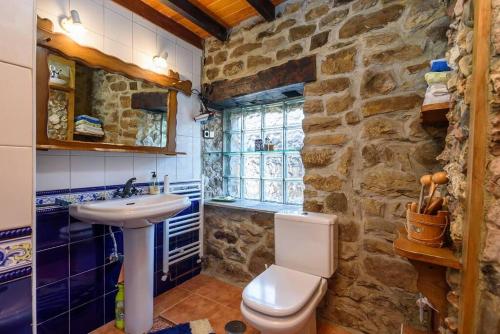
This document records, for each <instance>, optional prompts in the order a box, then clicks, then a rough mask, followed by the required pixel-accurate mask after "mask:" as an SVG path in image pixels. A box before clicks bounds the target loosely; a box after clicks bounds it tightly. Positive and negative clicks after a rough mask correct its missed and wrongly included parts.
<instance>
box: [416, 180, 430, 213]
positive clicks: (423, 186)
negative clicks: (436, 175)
mask: <svg viewBox="0 0 500 334" xmlns="http://www.w3.org/2000/svg"><path fill="white" fill-rule="evenodd" d="M420 184H421V185H422V187H421V188H420V196H419V198H418V210H417V213H421V210H422V209H421V208H422V201H423V200H424V188H425V186H430V185H431V184H432V175H431V174H427V175H424V176H422V177H421V178H420Z"/></svg>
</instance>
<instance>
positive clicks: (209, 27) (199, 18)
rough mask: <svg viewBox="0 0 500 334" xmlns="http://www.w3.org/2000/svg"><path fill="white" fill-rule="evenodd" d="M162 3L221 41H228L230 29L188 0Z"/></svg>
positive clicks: (171, 0) (163, 0)
mask: <svg viewBox="0 0 500 334" xmlns="http://www.w3.org/2000/svg"><path fill="white" fill-rule="evenodd" d="M160 2H161V3H162V4H164V5H165V6H167V7H168V8H170V9H173V10H175V11H176V12H177V13H179V14H181V15H182V16H184V17H185V18H186V19H188V20H189V21H191V22H193V23H194V24H196V25H197V26H199V27H201V28H203V30H205V31H206V32H208V33H209V34H211V35H212V36H214V37H216V38H217V39H219V40H221V41H226V40H227V39H228V37H229V31H228V29H227V28H226V27H224V26H223V25H222V24H220V23H219V22H217V21H216V20H214V19H213V18H212V17H210V16H209V15H208V14H207V13H205V12H204V11H203V10H201V9H200V8H198V7H196V6H195V5H193V4H192V3H191V2H189V1H187V0H160Z"/></svg>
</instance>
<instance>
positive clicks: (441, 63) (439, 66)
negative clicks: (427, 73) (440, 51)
mask: <svg viewBox="0 0 500 334" xmlns="http://www.w3.org/2000/svg"><path fill="white" fill-rule="evenodd" d="M448 71H451V68H450V66H448V61H447V60H446V59H445V58H441V59H434V60H431V72H448Z"/></svg>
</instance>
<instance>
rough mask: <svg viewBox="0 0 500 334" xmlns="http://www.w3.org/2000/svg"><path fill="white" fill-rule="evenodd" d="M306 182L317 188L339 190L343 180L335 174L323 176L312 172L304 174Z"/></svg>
mask: <svg viewBox="0 0 500 334" xmlns="http://www.w3.org/2000/svg"><path fill="white" fill-rule="evenodd" d="M304 184H305V185H310V186H312V187H314V188H315V189H317V190H323V191H338V190H340V189H341V188H342V184H343V182H342V180H341V179H340V178H338V177H337V176H335V175H330V176H321V175H318V174H311V175H305V176H304Z"/></svg>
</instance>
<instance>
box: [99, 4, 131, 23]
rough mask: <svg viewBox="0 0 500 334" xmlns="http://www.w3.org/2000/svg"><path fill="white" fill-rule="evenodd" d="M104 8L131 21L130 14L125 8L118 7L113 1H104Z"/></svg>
mask: <svg viewBox="0 0 500 334" xmlns="http://www.w3.org/2000/svg"><path fill="white" fill-rule="evenodd" d="M104 8H108V9H111V10H112V11H114V12H115V13H117V14H120V15H121V16H124V17H126V18H127V19H129V20H132V12H131V11H130V10H128V9H127V8H125V7H122V6H120V5H119V4H117V3H116V2H114V1H113V0H104Z"/></svg>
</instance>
